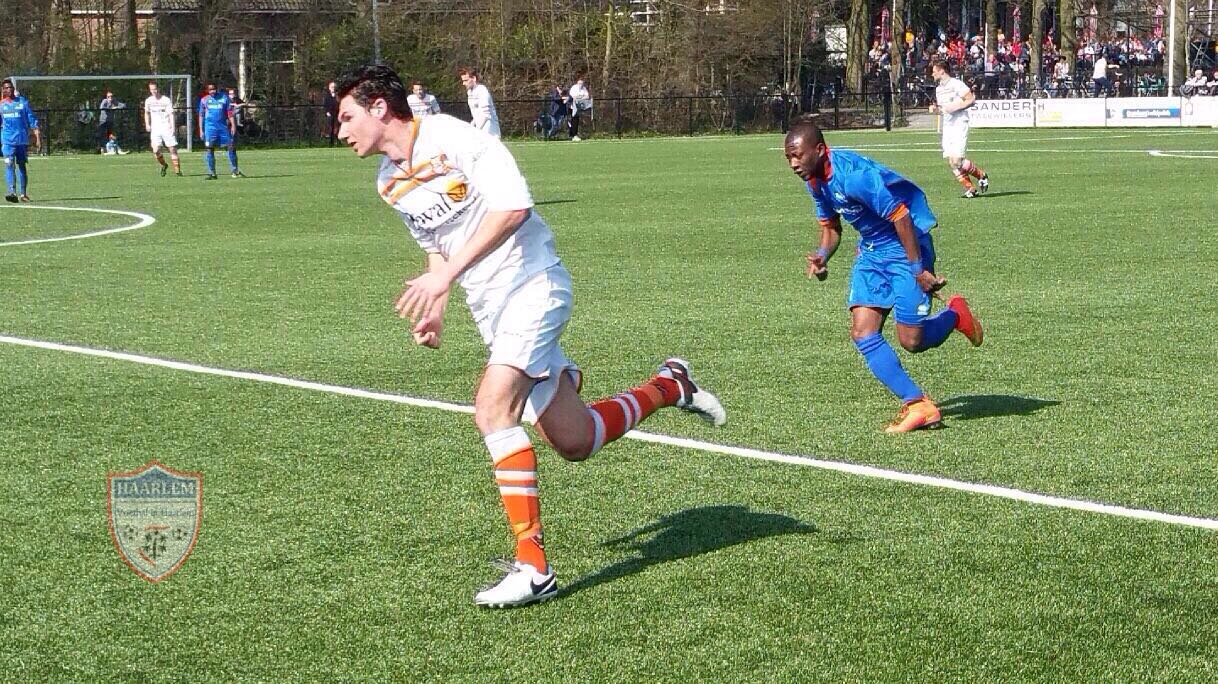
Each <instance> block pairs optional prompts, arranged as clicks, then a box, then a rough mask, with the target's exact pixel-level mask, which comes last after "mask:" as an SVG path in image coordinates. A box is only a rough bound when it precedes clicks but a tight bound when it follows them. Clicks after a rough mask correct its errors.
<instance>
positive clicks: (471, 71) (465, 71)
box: [457, 67, 478, 78]
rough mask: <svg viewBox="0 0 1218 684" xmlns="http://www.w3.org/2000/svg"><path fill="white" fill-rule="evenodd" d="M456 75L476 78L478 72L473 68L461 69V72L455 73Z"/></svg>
mask: <svg viewBox="0 0 1218 684" xmlns="http://www.w3.org/2000/svg"><path fill="white" fill-rule="evenodd" d="M457 75H458V76H472V77H474V78H478V70H477V69H475V68H473V67H461V70H460V71H458V72H457Z"/></svg>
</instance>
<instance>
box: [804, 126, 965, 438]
mask: <svg viewBox="0 0 1218 684" xmlns="http://www.w3.org/2000/svg"><path fill="white" fill-rule="evenodd" d="M785 150H786V157H787V163H788V164H789V165H790V167H791V170H792V171H794V172H795V174H796V175H798V176H799V177H800V178H802V179H803V180H804V181H805V182H806V183H807V187H808V192H809V193H810V194H811V195H812V199H813V200H814V201H815V203H816V215H817V218H818V219H819V220H820V225H821V238H820V247H819V248H818V249H817V250H816V252H814V253H812V254H809V255H808V276H809V277H813V276H815V277H816V278H817V279H818V280H824V279H825V278H827V277H828V274H829V271H828V268H827V264H828V262H829V258H830V257H832V256H833V252H834V251H835V250H836V249H837V246H838V243H839V242H840V240H841V237H842V224H841V218H842V217H845V218H846V220H847V221H849V222H850V223H851V225H853V226H854V227H855V229H856V230H858V232H859V246H858V257H857V258H856V259H855V261H854V268H853V270H852V271H851V275H850V296H849V298H848V301H847V306H848V307H849V309H850V336H851V337H852V338H854V344H855V346H856V347H858V350H859V353H861V354H862V355H863V359H864V360H866V362H867V367H868V368H869V369H871V372H872V373H873V374H874V375H875V377H876V378H877V379H879V381H880V382H882V383H884V385H885V386H886V387H888V389H889V390H891V391H892V393H893V394H895V395H896V396H897V397H898V398H900V399H901V402H902V406H901V411H900V413H898V414H897V419H896V420H895V421H894V422H893V423H892V424H891V425H890V426H888V432H908V431H910V430H916V429H919V428H926V427H937V426H938V425H939V424H940V415H939V409H938V407H936V406H935V404H934V402H932V401H931V400H930V398H929V397H927V396H926V393H925V392H923V391H922V389H921V388H919V387H918V385H917V384H916V383H914V381H913V380H912V379H910V377H909V375H908V374H907V373H906V372H905V369H904V368H903V367H902V366H901V361H900V359H898V358H897V355H896V352H894V351H893V349H892V347H891V346H889V344H888V342H887V340H885V339H884V336H883V333H882V331H883V328H884V321H885V320H886V319H887V317H888V314H889V312H892V314H893V318H895V319H896V328H897V339H898V340H900V342H901V346H902V347H904V348H905V349H906V350H908V351H911V352H914V353H918V352H922V351H926V350H927V349H933V348H934V347H937V346H939V345H941V344H943V342H944V340H946V339H947V337H948V335H950V334H951V332H952V330H959V331H960V332H961V333H962V334H964V336H965V337H967V338H968V339H969V341H970V342H972V344H973V346H977V345H980V344H981V340H982V329H981V323H980V322H978V321H977V320H976V319H975V318H974V317H973V314H972V312H971V311H970V310H969V306H968V303H967V302H966V301H965V300H964V297H961V296H959V295H954V296H952V297H950V298H948V300H947V308H946V309H944V310H942V311H940V312H939V313H937V314H935V315H934V316H931V315H930V296H931V294H932V293H933V292H935V291H936V290H938V289H939V288H941V287H943V285H945V284H946V282H947V281H945V280H944V279H943V278H941V277H939V276H937V275H935V272H934V266H935V248H934V243H933V241H932V240H931V237H930V230H931V228H934V227H935V225H936V223H937V221H936V219H935V215H934V214H933V213H931V210H930V205H929V204H928V203H927V202H926V195H924V194H923V193H922V190H921V189H919V188H918V186H916V185H914V184H913V183H911V182H910V181H908V180H906V179H905V178H904V177H902V176H901V175H900V174H898V173H896V172H894V171H892V170H891V169H888V168H886V167H884V166H881V165H880V164H877V163H876V162H874V161H872V160H870V159H868V158H866V157H864V156H862V155H860V154H857V153H855V152H851V151H849V150H830V149H829V146H828V145H826V144H825V138H824V135H823V134H822V133H821V131H820V128H819V127H817V126H816V124H814V123H812V122H811V121H808V120H800V121H797V122H796V123H795V124H794V125H793V126H792V127H791V132H790V133H788V134H787V138H786V145H785Z"/></svg>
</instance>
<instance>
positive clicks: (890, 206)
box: [808, 149, 938, 251]
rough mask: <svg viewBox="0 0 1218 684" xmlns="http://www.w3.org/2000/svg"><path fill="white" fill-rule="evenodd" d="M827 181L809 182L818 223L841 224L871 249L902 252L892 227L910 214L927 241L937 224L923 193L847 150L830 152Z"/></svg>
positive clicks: (816, 180)
mask: <svg viewBox="0 0 1218 684" xmlns="http://www.w3.org/2000/svg"><path fill="white" fill-rule="evenodd" d="M827 172H828V175H829V178H828V180H823V181H822V180H818V179H813V180H812V181H809V182H808V192H809V193H810V194H811V195H812V199H813V200H815V202H816V216H817V218H819V219H820V220H821V222H825V221H829V220H831V219H833V218H838V217H840V218H844V219H846V220H847V221H849V222H850V224H851V225H852V226H854V228H855V230H857V231H858V232H859V239H860V242H863V243H866V244H868V245H869V247H868V248H869V249H876V250H881V251H887V250H885V248H889V249H893V248H900V246H901V241H900V239H899V238H898V237H897V230H896V227H895V226H893V221H894V220H896V219H898V218H900V217H901V216H904V215H905V214H906V213H908V214H909V217H910V219H911V220H912V221H913V225H914V230H915V231H916V232H917V234H918V235H925V234H927V233H929V232H930V229H931V228H934V227H935V224H936V223H937V222H938V221H937V219H935V215H934V213H932V212H931V210H930V204H928V203H927V201H926V195H925V194H923V192H922V190H921V188H919V187H918V186H916V185H914V184H913V183H912V182H910V181H909V180H908V179H906V178H905V177H904V176H902V175H901V174H899V173H897V172H895V171H893V170H892V169H889V168H887V167H885V166H883V165H881V164H878V163H876V162H874V161H872V160H870V159H868V158H867V157H864V156H863V155H861V154H858V153H857V152H851V151H850V150H832V149H831V150H829V163H828V168H827Z"/></svg>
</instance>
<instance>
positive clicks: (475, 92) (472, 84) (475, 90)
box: [458, 67, 499, 138]
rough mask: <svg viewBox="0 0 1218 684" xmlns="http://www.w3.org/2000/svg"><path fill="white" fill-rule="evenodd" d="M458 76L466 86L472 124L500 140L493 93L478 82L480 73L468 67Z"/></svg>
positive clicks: (497, 115)
mask: <svg viewBox="0 0 1218 684" xmlns="http://www.w3.org/2000/svg"><path fill="white" fill-rule="evenodd" d="M458 75H460V76H461V85H463V86H465V91H466V93H465V98H466V101H468V102H469V116H470V123H472V124H473V125H474V128H479V129H481V130H484V131H486V132H487V133H490V134H491V135H492V136H494V137H496V138H498V137H499V113H498V112H496V111H495V100H494V99H492V98H491V91H490V90H488V89H487V87H486V86H484V85H482V84H481V83H479V82H478V72H476V71H474V70H473V69H470V68H468V67H467V68H465V69H462V70H461V71H459V72H458Z"/></svg>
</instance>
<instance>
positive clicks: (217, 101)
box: [199, 83, 245, 180]
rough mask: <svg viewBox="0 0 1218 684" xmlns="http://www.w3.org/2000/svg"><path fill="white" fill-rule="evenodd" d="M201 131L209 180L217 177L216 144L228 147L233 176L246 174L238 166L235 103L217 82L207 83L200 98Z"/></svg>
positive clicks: (237, 176)
mask: <svg viewBox="0 0 1218 684" xmlns="http://www.w3.org/2000/svg"><path fill="white" fill-rule="evenodd" d="M199 133H200V135H202V136H203V146H204V147H205V148H206V149H207V152H206V153H205V154H204V155H203V156H204V158H205V159H206V160H207V180H215V179H216V146H217V145H224V146H225V147H227V148H228V164H229V166H231V167H232V169H233V178H241V177H243V176H244V175H245V174H243V173H241V170H240V169H239V168H237V142H236V136H237V126H236V122H235V121H233V103H232V102H231V101H230V100H229V99H228V95H226V94H225V93H223V92H220V91H218V90H216V84H215V83H208V84H207V94H206V95H204V96H203V97H201V98H199Z"/></svg>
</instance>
